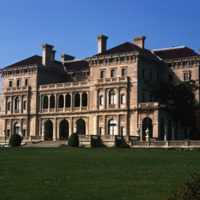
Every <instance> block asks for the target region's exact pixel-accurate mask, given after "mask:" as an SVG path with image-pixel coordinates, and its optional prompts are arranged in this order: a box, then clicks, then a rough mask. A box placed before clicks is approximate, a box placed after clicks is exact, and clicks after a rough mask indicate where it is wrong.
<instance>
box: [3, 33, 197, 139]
mask: <svg viewBox="0 0 200 200" xmlns="http://www.w3.org/2000/svg"><path fill="white" fill-rule="evenodd" d="M97 38H98V54H97V55H95V56H92V57H89V58H86V59H83V60H73V59H74V57H73V56H69V55H66V54H61V61H62V62H59V61H55V60H54V56H55V51H54V50H52V49H53V46H51V45H48V44H43V45H42V47H43V54H42V55H43V56H42V57H40V56H33V57H31V58H28V59H26V60H23V61H20V62H19V63H15V64H13V65H10V66H8V67H5V68H4V69H2V70H1V76H2V93H1V116H0V137H1V139H2V140H4V138H5V137H6V138H7V139H8V138H9V137H10V136H11V135H12V134H14V133H18V134H20V135H23V138H24V140H29V139H30V138H31V139H42V140H43V139H49V140H62V139H67V138H68V137H69V136H70V135H71V134H72V133H73V132H77V133H78V134H79V135H80V138H81V137H82V138H87V136H88V135H98V136H101V137H102V138H104V139H105V138H107V139H108V140H109V139H111V140H112V138H113V137H115V136H124V138H126V140H130V139H131V138H132V139H134V138H139V139H140V140H141V141H142V140H147V139H148V138H147V137H146V132H145V131H146V130H147V129H149V138H150V140H176V139H184V138H187V133H188V131H189V130H188V129H187V128H186V127H181V125H180V123H178V122H173V120H172V119H171V117H170V116H169V115H168V112H167V110H166V109H165V105H163V104H161V103H160V102H159V101H158V100H157V99H155V98H154V97H153V95H152V92H151V90H152V87H150V84H151V85H153V87H159V84H161V82H166V83H167V82H171V83H172V84H174V85H177V84H180V83H181V82H183V81H187V80H189V79H191V80H195V81H196V82H197V84H199V65H200V56H199V55H198V54H196V53H195V52H193V53H192V52H190V51H192V50H190V49H188V48H186V47H180V48H170V49H159V50H155V51H149V50H146V49H145V48H144V40H145V38H146V37H144V36H142V37H134V38H133V40H134V42H135V44H131V43H124V44H122V45H119V46H117V47H114V48H112V49H109V50H106V40H107V39H108V37H106V36H103V35H98V36H97ZM174 50H175V53H173V55H175V54H177V52H178V54H180V55H179V56H177V57H175V58H174V57H173V56H171V57H170V53H167V52H168V51H170V52H171V51H174ZM183 50H184V53H183V52H182V51H183ZM180 51H181V52H182V54H181V52H180ZM162 53H164V54H166V55H168V57H167V58H162V55H163V54H162ZM199 95H200V94H199V91H196V93H195V97H196V99H197V101H199V100H200V96H199ZM138 136H139V137H138Z"/></svg>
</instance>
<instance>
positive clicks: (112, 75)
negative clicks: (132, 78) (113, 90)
mask: <svg viewBox="0 0 200 200" xmlns="http://www.w3.org/2000/svg"><path fill="white" fill-rule="evenodd" d="M111 77H112V78H114V77H115V70H114V69H113V70H111Z"/></svg>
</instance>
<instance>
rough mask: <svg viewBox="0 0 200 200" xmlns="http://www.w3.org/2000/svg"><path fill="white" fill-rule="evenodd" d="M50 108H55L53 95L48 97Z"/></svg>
mask: <svg viewBox="0 0 200 200" xmlns="http://www.w3.org/2000/svg"><path fill="white" fill-rule="evenodd" d="M50 108H55V96H54V95H53V94H52V95H51V96H50Z"/></svg>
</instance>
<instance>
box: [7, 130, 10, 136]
mask: <svg viewBox="0 0 200 200" xmlns="http://www.w3.org/2000/svg"><path fill="white" fill-rule="evenodd" d="M7 136H8V137H9V136H10V130H9V129H7Z"/></svg>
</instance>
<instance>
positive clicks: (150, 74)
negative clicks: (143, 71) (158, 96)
mask: <svg viewBox="0 0 200 200" xmlns="http://www.w3.org/2000/svg"><path fill="white" fill-rule="evenodd" d="M150 80H152V72H150Z"/></svg>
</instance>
